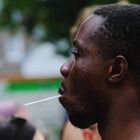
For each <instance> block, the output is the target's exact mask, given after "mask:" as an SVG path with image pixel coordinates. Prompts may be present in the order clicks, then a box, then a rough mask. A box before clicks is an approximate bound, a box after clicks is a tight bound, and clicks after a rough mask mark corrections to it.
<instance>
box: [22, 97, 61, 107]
mask: <svg viewBox="0 0 140 140" xmlns="http://www.w3.org/2000/svg"><path fill="white" fill-rule="evenodd" d="M60 96H61V95H56V96H53V97H49V98H45V99H42V100H38V101H33V102H29V103H26V104H24V105H25V106H28V105H32V104H37V103H40V102H44V101H48V100H51V99H55V98H58V97H60Z"/></svg>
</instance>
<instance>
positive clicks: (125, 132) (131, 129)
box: [98, 87, 140, 140]
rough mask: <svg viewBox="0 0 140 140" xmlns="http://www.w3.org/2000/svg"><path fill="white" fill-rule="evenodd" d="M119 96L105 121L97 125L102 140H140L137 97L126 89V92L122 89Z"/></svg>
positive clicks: (139, 114) (139, 113)
mask: <svg viewBox="0 0 140 140" xmlns="http://www.w3.org/2000/svg"><path fill="white" fill-rule="evenodd" d="M121 92H122V93H121ZM116 94H117V93H116ZM119 94H120V95H119V96H117V97H115V98H116V99H115V100H114V101H113V102H112V106H111V109H110V110H109V112H108V114H109V115H108V116H107V117H106V120H105V121H104V122H103V123H102V122H101V123H100V122H99V124H98V126H99V132H100V134H101V136H102V139H103V140H137V139H138V138H139V139H140V133H139V131H140V104H139V102H140V101H139V100H138V97H137V95H138V93H137V92H136V91H135V90H133V89H132V88H131V89H130V88H128V87H127V90H126V89H125V90H124V89H123V91H119Z"/></svg>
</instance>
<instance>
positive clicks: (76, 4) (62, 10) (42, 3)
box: [0, 0, 140, 40]
mask: <svg viewBox="0 0 140 140" xmlns="http://www.w3.org/2000/svg"><path fill="white" fill-rule="evenodd" d="M117 1H118V0H20V1H18V0H12V1H10V0H3V3H4V7H3V10H2V12H1V13H0V15H1V18H0V26H1V27H3V26H8V27H12V28H16V27H18V26H21V25H22V26H24V27H25V28H26V30H27V32H28V33H29V34H31V33H32V31H33V29H34V27H35V26H36V25H37V24H38V23H39V24H42V25H43V26H44V27H45V29H46V31H47V32H46V39H49V40H57V39H61V38H69V29H70V27H71V26H72V25H73V24H74V22H75V20H76V18H77V15H78V13H79V11H80V10H81V9H82V8H84V7H86V6H90V5H94V4H98V5H99V4H107V3H114V2H117ZM131 2H137V3H140V1H139V0H131ZM15 13H16V14H17V13H20V14H19V15H20V16H21V19H16V20H15V19H14V18H13V17H14V16H13V15H15Z"/></svg>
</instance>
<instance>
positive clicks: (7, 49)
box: [0, 0, 140, 140]
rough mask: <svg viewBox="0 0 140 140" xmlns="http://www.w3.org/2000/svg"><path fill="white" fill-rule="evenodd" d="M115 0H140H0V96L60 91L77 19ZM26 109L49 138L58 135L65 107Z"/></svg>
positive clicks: (24, 97)
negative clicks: (61, 73)
mask: <svg viewBox="0 0 140 140" xmlns="http://www.w3.org/2000/svg"><path fill="white" fill-rule="evenodd" d="M116 2H121V3H127V2H130V3H137V4H139V3H140V0H129V1H127V0H121V1H119V0H12V1H10V0H0V101H4V100H14V101H17V102H20V103H22V104H24V103H27V102H30V101H34V100H39V99H43V98H46V97H51V96H54V95H57V94H58V93H57V90H58V87H59V84H60V81H61V75H60V72H59V69H60V66H61V65H62V64H63V63H64V62H65V61H66V60H67V59H68V57H69V56H70V55H71V54H70V48H71V47H72V43H71V38H72V36H73V34H74V32H75V30H76V28H77V26H78V25H79V22H80V21H81V20H83V18H85V17H86V16H88V15H89V14H90V13H92V12H93V10H94V9H95V8H96V7H98V6H100V5H102V4H108V3H116ZM77 19H78V20H77ZM27 110H28V112H29V114H30V115H31V118H32V120H34V121H35V122H36V123H38V125H39V126H40V127H42V128H43V129H44V131H45V132H47V134H48V139H49V140H59V137H60V134H61V129H62V125H63V121H64V110H63V108H62V106H61V105H60V104H59V102H58V100H57V99H54V100H51V101H47V102H43V103H39V104H35V105H32V106H28V107H27Z"/></svg>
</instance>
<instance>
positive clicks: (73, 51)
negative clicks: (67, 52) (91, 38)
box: [71, 48, 79, 57]
mask: <svg viewBox="0 0 140 140" xmlns="http://www.w3.org/2000/svg"><path fill="white" fill-rule="evenodd" d="M71 52H72V54H73V55H74V56H75V57H78V56H79V53H78V51H77V49H76V48H73V49H72V51H71Z"/></svg>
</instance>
